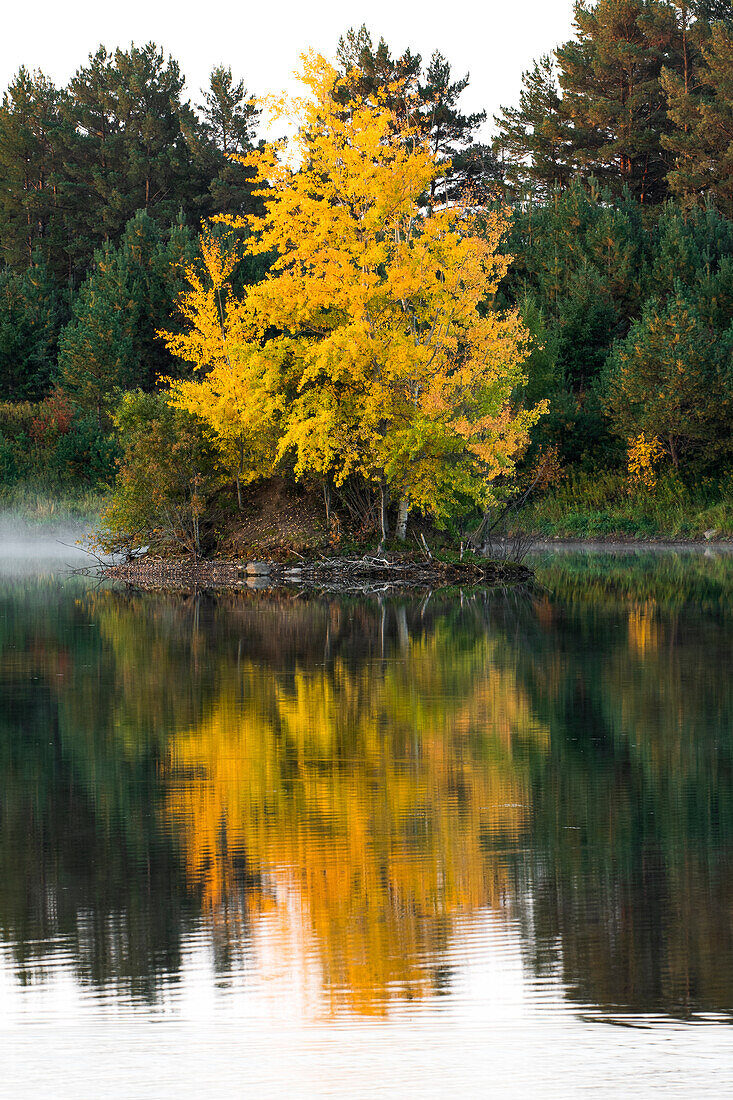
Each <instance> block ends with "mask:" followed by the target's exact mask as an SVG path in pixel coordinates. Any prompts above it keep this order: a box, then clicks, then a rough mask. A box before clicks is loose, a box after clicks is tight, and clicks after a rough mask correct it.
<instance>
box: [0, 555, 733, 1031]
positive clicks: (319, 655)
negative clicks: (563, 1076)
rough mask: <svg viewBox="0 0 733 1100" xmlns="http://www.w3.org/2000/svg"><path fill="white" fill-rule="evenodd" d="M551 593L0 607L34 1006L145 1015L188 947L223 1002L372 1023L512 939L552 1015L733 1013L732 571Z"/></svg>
mask: <svg viewBox="0 0 733 1100" xmlns="http://www.w3.org/2000/svg"><path fill="white" fill-rule="evenodd" d="M541 581H542V585H543V587H540V588H539V589H538V591H537V592H536V593H534V594H533V595H532V596H527V597H520V596H512V597H511V598H506V597H502V596H490V595H472V596H465V597H462V598H450V599H441V598H438V597H437V596H432V597H430V598H429V599H421V600H398V599H395V600H391V601H385V602H383V603H381V604H379V603H377V602H371V603H367V602H358V601H346V600H344V601H338V600H321V599H316V598H313V599H303V598H294V597H292V596H291V597H282V598H278V599H276V598H272V597H261V596H256V595H250V596H248V597H246V596H236V597H226V596H224V597H219V598H217V599H214V598H209V597H199V598H197V599H193V598H191V599H186V598H183V597H175V598H161V597H153V596H131V595H128V594H124V593H119V592H115V591H110V590H92V589H89V588H86V587H85V586H84V585H83V584H82V583H81V582H73V581H71V582H69V581H67V582H66V583H64V584H63V585H61V584H60V583H59V582H58V581H57V580H54V579H53V578H46V579H43V578H36V579H26V580H23V581H22V582H21V581H18V582H12V581H5V582H3V584H2V587H1V588H0V754H1V756H0V766H1V767H2V776H3V783H2V801H1V803H0V931H1V932H2V936H3V938H4V940H5V942H6V943H7V945H8V946H9V949H10V950H11V951H12V958H13V968H14V973H15V976H16V982H17V983H18V986H19V987H22V986H29V985H30V986H36V987H42V986H43V985H44V983H47V982H48V981H49V980H50V976H51V975H52V973H53V971H54V968H55V967H58V966H61V967H62V968H63V969H64V970H65V971H67V972H68V971H69V970H71V971H72V972H73V974H74V976H75V980H76V982H77V983H78V984H79V985H80V986H84V987H87V988H89V989H96V990H100V991H103V992H104V993H105V995H107V996H113V997H115V998H117V999H118V1000H120V999H122V1000H124V999H127V1000H128V1001H129V1000H132V1001H133V1002H136V1001H140V1000H142V1001H143V1002H144V1003H155V1002H156V1000H159V999H161V998H165V997H168V996H170V991H171V989H174V988H175V984H176V982H177V981H178V980H179V978H180V975H181V972H182V969H183V967H184V956H185V954H186V951H187V950H188V946H187V945H190V944H191V943H192V942H196V943H203V944H205V947H206V950H207V951H208V952H209V953H210V956H211V959H212V965H213V970H214V975H215V977H214V980H215V981H221V982H222V983H224V984H225V985H226V983H227V982H235V983H237V982H238V983H239V986H240V987H241V985H242V982H244V981H245V975H249V977H248V978H247V980H250V979H251V978H252V975H253V974H255V975H256V976H257V978H258V980H259V981H260V982H265V981H267V980H268V979H272V981H273V986H272V987H273V988H281V986H278V981H279V980H280V978H281V977H282V974H283V973H284V972H287V975H288V981H289V982H291V983H292V981H293V975H294V974H296V972H297V973H299V974H300V975H301V979H300V980H301V981H302V984H303V986H304V987H307V988H308V990H309V991H310V992H309V994H308V996H309V997H310V998H311V1001H312V1003H313V1005H315V1008H314V1011H315V1010H317V1011H318V1012H320V1013H322V1012H324V1011H325V1012H341V1013H353V1012H357V1013H360V1014H370V1015H374V1014H376V1015H382V1014H385V1013H388V1012H389V1011H391V1009H392V1008H393V1007H396V1006H400V1005H405V1004H412V1005H415V1004H418V1003H420V1002H421V1001H423V1002H424V1001H431V1000H435V999H436V998H440V997H443V998H445V997H448V998H450V997H455V996H457V981H458V979H457V976H456V972H455V968H456V960H457V959H459V960H460V958H462V957H464V956H465V955H466V954H467V953H469V954H470V952H471V951H479V952H480V951H486V950H489V949H490V948H491V943H490V942H489V939H487V937H488V936H489V933H488V932H487V931H486V930H487V929H488V928H490V929H491V930H492V931H491V936H494V937H496V936H497V935H499V932H498V931H497V929H500V928H502V927H503V928H504V929H505V930H507V934H509V933H508V930H510V929H514V928H517V929H519V930H520V933H521V943H522V951H523V956H524V966H525V969H526V973H527V974H528V975H529V977H530V979H531V982H532V983H534V984H533V985H532V989H534V991H535V995H536V996H537V997H538V998H539V997H540V996H541V995H544V994H542V993H541V991H542V990H546V989H547V988H553V989H555V990H556V993H557V995H558V996H563V997H566V998H568V999H569V1003H571V1004H575V1005H576V1006H578V1008H579V1009H580V1008H582V1010H583V1011H587V1010H589V1009H590V1010H593V1011H598V1012H602V1013H611V1014H613V1013H629V1012H631V1013H649V1012H662V1013H668V1014H673V1015H679V1016H683V1017H685V1016H688V1015H690V1014H693V1013H699V1012H705V1013H710V1012H722V1013H730V1011H731V1009H733V934H732V932H731V927H732V922H731V916H732V915H733V856H731V855H730V854H729V853H730V852H732V851H733V848H732V846H731V840H732V839H733V837H732V833H733V689H732V688H731V681H730V674H729V670H728V665H729V661H730V651H731V642H732V641H733V617H732V616H731V610H730V609H731V602H732V601H731V594H733V563H732V562H731V561H730V559H720V560H715V559H705V558H703V557H702V556H700V557H695V558H690V559H681V558H678V557H675V556H674V555H666V556H664V557H662V558H659V557H657V558H651V557H641V558H638V559H635V560H626V561H620V560H618V559H615V558H608V559H604V558H603V557H599V556H596V557H594V558H593V559H590V560H588V559H586V560H583V559H582V558H580V557H578V556H576V557H572V558H563V559H558V558H553V559H551V560H548V561H546V562H543V563H541ZM488 916H490V917H491V920H490V921H489V923H488V924H487V921H486V918H487V917H488ZM482 929H483V931H482ZM217 975H218V977H217ZM281 984H282V983H281ZM285 985H287V982H286V983H285Z"/></svg>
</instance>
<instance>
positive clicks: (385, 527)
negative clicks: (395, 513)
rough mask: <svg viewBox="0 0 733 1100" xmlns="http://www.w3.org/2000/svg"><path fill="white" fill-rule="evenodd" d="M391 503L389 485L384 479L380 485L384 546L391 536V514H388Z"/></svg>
mask: <svg viewBox="0 0 733 1100" xmlns="http://www.w3.org/2000/svg"><path fill="white" fill-rule="evenodd" d="M388 505H389V496H388V495H387V486H386V484H385V482H384V481H383V482H382V483H381V485H380V486H379V519H380V522H381V524H382V546H384V544H385V543H386V541H387V539H388V538H389V516H388V515H387V507H388Z"/></svg>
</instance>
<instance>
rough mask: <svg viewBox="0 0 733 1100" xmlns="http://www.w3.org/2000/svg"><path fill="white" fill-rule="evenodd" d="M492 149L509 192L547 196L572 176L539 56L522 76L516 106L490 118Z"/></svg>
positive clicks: (565, 136) (549, 65) (553, 81)
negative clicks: (494, 134)
mask: <svg viewBox="0 0 733 1100" xmlns="http://www.w3.org/2000/svg"><path fill="white" fill-rule="evenodd" d="M495 122H496V126H497V130H498V134H497V138H496V142H495V146H496V148H497V150H498V152H499V155H500V157H501V162H502V167H503V170H504V174H505V178H506V180H507V183H508V184H509V185H510V187H511V188H512V189H513V190H514V192H515V193H519V194H522V193H525V192H526V191H527V190H529V191H531V192H533V193H534V194H535V195H536V196H537V197H546V196H548V195H551V194H552V192H553V191H554V190H555V188H557V187H566V186H567V184H568V183H569V181H570V179H571V175H572V147H571V135H570V132H569V127H568V121H567V119H566V118H565V116H564V114H563V109H562V99H561V95H560V89H559V87H558V84H557V78H556V75H555V65H554V62H553V61H552V58H551V57H550V56H549V55H548V54H545V55H544V56H543V57H541V58H540V60H539V61H537V62H535V64H534V67H533V68H532V69H530V70H528V71H527V72H525V73H523V75H522V90H521V92H520V95H519V106H518V107H502V109H501V114H500V115H499V116H497V117H496V118H495Z"/></svg>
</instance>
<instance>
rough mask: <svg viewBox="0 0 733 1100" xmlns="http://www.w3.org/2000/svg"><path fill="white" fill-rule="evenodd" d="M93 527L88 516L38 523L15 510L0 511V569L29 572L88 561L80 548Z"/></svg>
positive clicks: (42, 571) (26, 573)
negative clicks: (71, 520)
mask: <svg viewBox="0 0 733 1100" xmlns="http://www.w3.org/2000/svg"><path fill="white" fill-rule="evenodd" d="M92 527H93V521H92V520H91V519H89V520H79V521H78V522H72V523H69V522H67V521H60V522H59V523H53V522H46V523H43V524H39V523H32V522H30V521H28V520H27V519H25V518H24V517H23V516H21V515H18V514H17V513H14V512H10V511H3V512H0V572H2V573H4V574H8V573H14V574H23V575H29V574H37V573H39V572H40V573H44V572H47V571H48V569H49V568H53V569H55V570H58V569H63V567H64V566H65V565H70V566H73V567H74V568H76V567H78V566H79V565H80V564H82V562H84V561H88V560H89V555H88V554H86V553H85V552H84V550H83V548H82V547H83V545H84V544H86V542H87V540H88V538H89V534H90V531H91V530H92ZM79 543H81V544H82V545H78V544H79Z"/></svg>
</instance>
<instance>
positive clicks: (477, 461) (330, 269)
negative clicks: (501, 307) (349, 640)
mask: <svg viewBox="0 0 733 1100" xmlns="http://www.w3.org/2000/svg"><path fill="white" fill-rule="evenodd" d="M302 80H303V82H304V83H305V85H306V87H307V89H308V92H309V95H308V96H307V97H305V98H303V99H298V100H294V101H287V100H282V101H279V103H278V104H277V105H276V107H275V110H276V112H277V113H279V114H281V115H284V116H287V117H288V118H289V120H290V121H291V122H295V123H296V125H297V130H296V134H295V137H293V138H292V140H289V141H286V142H282V143H279V144H278V145H270V146H267V147H265V148H262V149H260V150H258V151H256V152H254V153H252V154H250V155H249V156H247V157H243V158H241V159H242V161H243V163H246V164H247V165H248V166H249V167H250V168H252V169H253V170H254V171H255V172H256V174H257V178H258V180H259V183H260V189H259V193H260V194H261V196H262V199H263V203H264V213H263V214H262V215H261V216H255V215H253V216H250V217H247V218H232V217H227V218H222V219H221V220H222V221H224V222H226V223H228V224H229V225H231V226H232V227H233V228H237V229H241V228H243V227H246V228H247V229H248V231H249V234H248V237H247V243H246V247H247V248H248V249H249V251H250V252H251V253H270V254H273V255H274V256H275V260H274V263H273V264H272V266H271V268H270V271H269V273H268V275H267V277H266V278H265V279H264V280H263V281H261V282H260V283H258V284H256V285H255V286H252V287H250V288H248V289H247V291H246V293H245V295H244V297H243V298H242V299H241V300H239V301H237V302H236V303H233V302H231V301H228V302H227V311H226V316H224V317H223V319H222V311H221V308H220V307H219V304H218V300H217V296H216V294H215V293H214V292H213V291H211V290H210V289H209V288H208V286H207V287H205V288H204V287H203V286H202V284H201V283H200V281H199V283H198V284H194V285H193V286H192V290H191V293H190V294H189V295H188V296H186V297H184V301H183V309H184V314H185V316H186V317H187V319H188V321H189V325H190V327H189V329H188V331H187V333H186V334H184V335H183V336H179V337H169V347H170V348H171V350H172V351H174V352H175V353H176V354H179V355H184V356H185V357H187V358H189V359H191V360H192V361H194V362H195V363H196V365H197V366H199V367H200V368H201V369H202V371H203V372H206V373H205V377H202V378H200V379H197V380H195V381H193V382H188V383H178V384H176V385H175V386H174V388H173V398H172V399H173V401H174V402H175V403H176V404H178V405H179V406H181V407H183V408H186V409H188V410H189V411H191V412H195V413H196V414H197V415H198V416H201V417H203V418H204V419H205V420H206V421H207V422H208V423H209V424H210V425H211V427H212V430H213V432H214V433H215V435H216V436H217V438H220V439H221V442H222V446H224V447H227V446H230V445H231V444H230V442H229V440H230V433H231V432H232V430H236V431H239V430H240V425H244V429H243V430H244V434H245V436H248V437H249V438H256V437H257V436H258V433H260V432H264V433H265V434H267V433H268V432H272V431H274V432H275V433H276V435H277V438H278V446H277V451H278V456H279V458H280V459H281V460H289V461H291V462H292V466H293V468H294V471H295V474H296V476H298V477H302V476H305V475H310V476H316V477H319V478H323V479H327V480H331V481H333V483H334V484H336V485H339V484H341V483H342V482H343V481H344V480H345V479H346V478H347V477H350V476H358V477H362V478H365V479H367V480H368V481H370V482H372V483H375V484H378V485H380V486H381V487H382V489H383V491H389V493H390V494H391V495H392V496H393V497H394V498H398V499H399V501H400V509H399V518H398V531H397V533H398V534H399V535H400V537H404V531H405V526H406V522H407V514H408V511H409V508H410V507H411V506H416V507H418V508H420V509H421V510H423V511H424V512H427V513H431V514H432V515H433V516H434V517H435V518H436V519H437V520H439V521H440V520H442V519H444V518H445V517H446V516H447V515H448V514H449V513H450V511H451V509H452V508H454V507H455V505H456V503H457V502H459V501H460V502H464V503H465V502H466V501H467V500H470V501H473V502H475V503H476V504H479V505H481V506H485V505H486V504H487V503H488V502H489V501H490V499H491V482H492V481H493V480H494V479H495V478H496V477H497V475H499V474H501V473H510V472H511V471H512V468H513V463H514V461H515V459H516V457H517V456H518V454H519V453H521V451H522V449H523V448H524V446H525V445H526V442H527V437H528V431H529V429H530V427H531V426H532V424H534V423H535V421H536V420H537V418H538V416H539V415H540V413H541V411H542V408H541V407H540V406H537V407H535V408H532V409H523V408H520V407H518V406H517V405H516V404H515V403H514V401H513V395H514V394H515V393H516V392H517V390H518V389H519V387H520V386H521V384H522V383H523V382H524V377H523V374H522V363H523V361H524V359H525V358H526V354H527V350H528V333H527V331H526V330H525V328H524V327H523V325H522V323H521V321H520V319H519V317H518V315H517V314H516V313H514V312H512V313H508V314H500V313H499V312H497V311H496V310H495V309H494V308H493V307H492V304H491V303H492V298H493V295H494V293H495V291H496V288H497V285H498V283H499V281H500V279H501V278H502V276H503V275H504V273H505V271H506V269H507V264H508V257H506V256H504V255H501V253H500V252H499V242H500V239H501V236H502V234H503V232H504V230H505V228H506V218H507V213H506V212H505V211H502V210H494V211H489V212H487V211H482V212H480V214H479V212H477V211H476V210H474V209H473V208H472V207H471V204H470V198H469V197H468V196H465V197H464V199H462V200H461V201H456V202H451V203H448V204H445V205H440V206H438V205H432V206H428V207H425V206H424V204H423V203H424V198H425V196H426V194H429V192H430V184H431V182H432V181H433V180H435V179H436V178H437V176H438V175H439V174H444V173H445V165H444V164H441V165H438V164H437V162H436V158H435V156H434V155H433V154H432V152H431V150H430V148H429V146H428V144H427V143H426V142H425V141H424V140H423V139H422V138H421V137H420V135H419V134H418V133H417V132H416V131H415V132H413V131H411V130H410V128H409V123H408V122H405V121H404V120H401V119H398V118H397V117H396V116H395V115H394V114H393V113H392V111H391V110H390V109H389V107H388V106H387V103H386V101H385V100H384V99H381V98H380V97H379V96H378V95H377V94H375V95H374V96H372V97H368V98H364V97H358V96H356V95H355V93H354V92H353V89H350V88H349V87H348V86H347V85H346V84H344V83H343V82H340V81H339V78H338V75H337V73H336V71H335V69H334V68H333V67H332V66H331V65H330V64H328V62H327V61H325V60H324V59H323V58H322V57H320V56H318V55H314V54H310V55H308V56H307V57H305V58H304V67H303V73H302ZM408 117H409V112H408ZM204 261H205V265H206V268H207V270H208V271H209V281H210V283H211V286H212V287H213V286H215V284H216V282H217V279H219V278H220V276H221V273H222V269H221V267H220V266H219V267H217V266H216V265H217V264H218V262H219V261H218V260H217V257H216V256H215V255H211V254H209V255H208V256H207V255H206V254H205V255H204ZM206 295H209V297H208V298H206V299H205V296H206ZM220 297H221V295H220ZM205 300H206V302H207V303H208V304H207V305H206V308H203V306H204V302H205ZM217 308H218V309H219V320H220V335H219V336H217V334H216V331H215V329H216V325H215V324H213V325H212V323H211V322H212V320H214V321H215V320H216V317H215V312H216V309H217ZM221 333H223V337H222V335H221ZM212 340H213V344H212V345H211V346H217V340H219V343H220V345H221V346H220V347H218V346H217V350H216V353H215V354H214V355H213V356H212V357H211V358H209V357H208V355H209V353H208V348H209V346H210V342H211V341H212ZM224 345H226V347H225V346H224ZM276 395H277V396H276ZM233 425H236V429H233V427H232V426H233ZM383 511H384V510H383Z"/></svg>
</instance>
